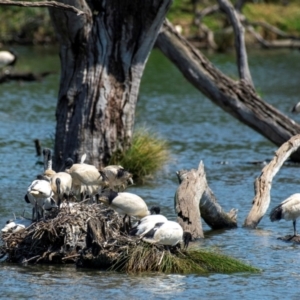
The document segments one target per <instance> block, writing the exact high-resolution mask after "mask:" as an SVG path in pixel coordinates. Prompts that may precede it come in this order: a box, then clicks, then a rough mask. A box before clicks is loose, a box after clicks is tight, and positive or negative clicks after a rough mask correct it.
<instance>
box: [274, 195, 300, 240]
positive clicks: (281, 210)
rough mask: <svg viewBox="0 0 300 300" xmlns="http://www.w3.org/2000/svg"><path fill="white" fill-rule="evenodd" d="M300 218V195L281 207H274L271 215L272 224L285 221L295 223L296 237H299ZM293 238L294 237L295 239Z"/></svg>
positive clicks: (288, 200) (286, 200) (290, 198)
mask: <svg viewBox="0 0 300 300" xmlns="http://www.w3.org/2000/svg"><path fill="white" fill-rule="evenodd" d="M299 217H300V193H298V194H293V195H291V196H290V197H288V198H287V199H285V200H284V201H282V202H281V203H280V204H279V205H277V206H276V207H274V208H273V209H272V211H271V213H270V219H271V221H272V222H274V221H279V220H281V219H284V220H286V221H293V227H294V236H297V230H296V220H297V219H298V218H299ZM294 236H292V237H294Z"/></svg>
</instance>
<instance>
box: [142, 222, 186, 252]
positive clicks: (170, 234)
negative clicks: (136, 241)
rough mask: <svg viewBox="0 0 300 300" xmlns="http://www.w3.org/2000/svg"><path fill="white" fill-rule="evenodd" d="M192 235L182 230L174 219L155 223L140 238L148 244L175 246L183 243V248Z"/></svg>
mask: <svg viewBox="0 0 300 300" xmlns="http://www.w3.org/2000/svg"><path fill="white" fill-rule="evenodd" d="M191 238H192V236H191V234H190V233H189V232H183V229H182V227H181V226H180V224H178V223H177V222H174V221H166V222H160V223H157V224H155V226H154V227H153V228H152V229H151V230H150V231H148V232H147V233H146V234H145V235H144V236H143V238H142V240H143V241H145V242H147V243H150V244H158V245H164V246H169V247H172V246H176V245H178V244H179V243H181V242H183V243H184V248H185V249H186V248H187V247H188V244H189V242H190V240H191Z"/></svg>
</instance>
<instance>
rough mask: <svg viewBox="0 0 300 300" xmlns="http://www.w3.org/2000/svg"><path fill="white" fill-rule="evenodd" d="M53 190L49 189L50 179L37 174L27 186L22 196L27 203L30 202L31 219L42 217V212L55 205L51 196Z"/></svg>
mask: <svg viewBox="0 0 300 300" xmlns="http://www.w3.org/2000/svg"><path fill="white" fill-rule="evenodd" d="M52 196H53V191H52V189H51V185H50V181H49V180H48V178H46V177H44V176H37V179H36V180H34V181H33V182H32V183H31V184H30V185H29V187H28V188H27V193H26V195H25V197H24V199H25V201H26V202H27V203H31V205H32V206H33V207H32V220H35V216H36V220H39V219H40V218H41V217H44V216H45V214H44V212H45V211H47V210H51V209H52V208H53V207H57V204H56V202H55V200H54V199H53V198H52Z"/></svg>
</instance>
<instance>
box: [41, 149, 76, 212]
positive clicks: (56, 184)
mask: <svg viewBox="0 0 300 300" xmlns="http://www.w3.org/2000/svg"><path fill="white" fill-rule="evenodd" d="M43 155H44V176H46V177H48V178H49V179H50V184H51V189H52V191H53V193H54V199H55V201H56V202H57V204H58V206H60V204H61V201H62V199H63V198H64V199H66V200H67V202H69V198H70V194H71V192H72V176H71V175H70V174H68V173H66V172H58V173H56V172H55V171H54V170H52V153H51V150H50V149H48V148H45V149H43Z"/></svg>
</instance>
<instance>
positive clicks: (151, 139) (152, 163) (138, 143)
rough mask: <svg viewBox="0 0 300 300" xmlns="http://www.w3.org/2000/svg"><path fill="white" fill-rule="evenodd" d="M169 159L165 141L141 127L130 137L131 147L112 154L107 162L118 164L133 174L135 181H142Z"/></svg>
mask: <svg viewBox="0 0 300 300" xmlns="http://www.w3.org/2000/svg"><path fill="white" fill-rule="evenodd" d="M169 160H170V151H169V146H168V144H167V142H166V141H165V140H163V139H161V138H159V137H158V136H157V135H156V134H154V133H151V132H150V131H149V130H147V129H145V128H142V129H138V130H137V131H136V132H135V133H134V135H133V139H132V145H131V147H130V148H129V149H128V150H127V151H125V152H122V153H121V152H117V153H115V154H113V156H112V157H111V159H110V162H109V164H119V165H121V166H123V168H125V169H126V170H128V171H130V172H131V173H132V174H133V178H134V180H135V181H139V182H141V181H144V179H145V178H146V177H147V176H151V175H153V174H154V173H156V172H157V171H158V170H160V169H161V168H162V166H163V165H165V164H166V163H167V162H168V161H169Z"/></svg>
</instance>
